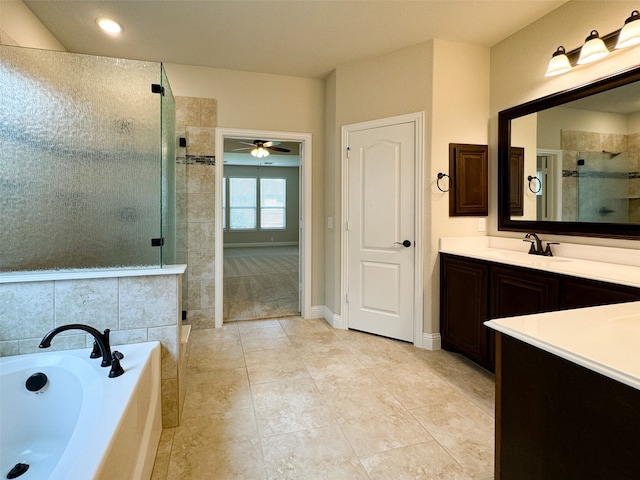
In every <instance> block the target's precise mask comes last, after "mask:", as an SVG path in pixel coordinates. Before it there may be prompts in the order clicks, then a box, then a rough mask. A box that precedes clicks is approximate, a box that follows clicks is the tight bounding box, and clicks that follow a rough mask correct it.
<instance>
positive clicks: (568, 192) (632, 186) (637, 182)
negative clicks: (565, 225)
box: [561, 130, 640, 223]
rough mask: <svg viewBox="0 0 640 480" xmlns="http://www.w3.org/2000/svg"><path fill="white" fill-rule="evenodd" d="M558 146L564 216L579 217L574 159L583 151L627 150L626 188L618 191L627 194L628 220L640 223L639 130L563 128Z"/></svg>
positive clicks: (621, 151)
mask: <svg viewBox="0 0 640 480" xmlns="http://www.w3.org/2000/svg"><path fill="white" fill-rule="evenodd" d="M561 148H562V219H563V220H565V221H569V222H571V221H576V219H577V218H578V210H577V195H578V167H577V162H578V160H579V158H581V157H582V156H584V154H585V153H587V154H588V153H596V152H598V153H599V152H603V153H606V152H614V153H626V154H627V156H628V164H629V173H628V175H629V176H628V192H621V194H622V196H623V197H627V196H628V198H629V207H628V209H629V211H628V216H629V217H628V218H629V222H630V223H640V133H634V134H630V135H622V134H608V133H598V132H581V131H573V130H562V131H561ZM615 157H617V155H613V157H612V158H615ZM623 173H624V172H623ZM627 194H628V195H627Z"/></svg>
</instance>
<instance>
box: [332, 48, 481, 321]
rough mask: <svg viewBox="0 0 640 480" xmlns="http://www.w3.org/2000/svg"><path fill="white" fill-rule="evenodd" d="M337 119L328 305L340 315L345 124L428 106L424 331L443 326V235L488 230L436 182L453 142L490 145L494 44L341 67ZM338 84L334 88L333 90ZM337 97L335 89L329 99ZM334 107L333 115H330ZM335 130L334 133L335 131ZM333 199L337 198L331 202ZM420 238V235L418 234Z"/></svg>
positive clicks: (409, 51)
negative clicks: (455, 209)
mask: <svg viewBox="0 0 640 480" xmlns="http://www.w3.org/2000/svg"><path fill="white" fill-rule="evenodd" d="M327 85H328V91H331V97H335V104H334V105H330V107H331V109H332V110H333V112H335V113H334V114H335V121H333V119H327V120H326V121H327V125H328V128H327V140H326V146H327V153H328V154H327V181H326V189H325V191H326V195H327V200H326V203H325V204H326V205H327V210H326V215H327V216H333V217H334V219H335V221H334V225H335V227H334V229H333V230H332V231H331V232H330V233H329V235H328V236H327V248H326V249H325V252H326V255H327V259H326V268H327V270H326V284H327V296H326V299H327V302H326V305H327V306H328V308H329V309H330V310H331V311H332V312H333V313H334V314H339V313H340V306H341V299H340V295H339V294H340V235H341V228H340V227H341V221H340V205H341V204H340V201H341V200H340V185H341V178H340V172H341V169H340V162H341V152H340V128H341V127H342V126H344V125H348V124H352V123H358V122H363V121H368V120H375V119H379V118H386V117H392V116H396V115H402V114H406V113H412V112H420V111H424V112H425V157H424V160H423V161H424V167H425V168H424V172H425V179H424V185H425V205H424V216H425V218H424V227H425V235H424V238H423V239H422V242H421V243H422V245H421V248H423V251H424V272H423V273H424V308H425V312H424V319H423V323H424V332H426V333H428V334H429V333H437V332H438V331H439V300H438V298H439V272H438V268H439V267H438V262H437V258H438V239H439V238H440V237H441V236H449V235H484V233H478V231H477V219H476V218H464V217H457V218H451V217H449V203H448V202H449V200H448V197H447V195H448V194H444V193H442V192H440V191H439V190H438V189H437V188H436V186H435V179H436V176H437V173H438V172H445V173H446V172H448V171H449V143H478V144H487V141H488V127H487V119H488V115H489V95H488V92H489V50H488V49H485V48H482V47H476V46H472V45H464V44H459V43H452V42H445V41H440V40H434V41H429V42H426V43H423V44H420V45H416V46H412V47H409V48H405V49H403V50H399V51H397V52H393V53H390V54H388V55H384V56H381V57H376V58H373V59H368V60H365V61H362V62H359V63H355V64H352V65H347V66H343V67H339V68H338V69H337V70H336V72H335V75H334V76H331V77H330V78H329V79H328V82H327ZM329 89H330V90H329ZM329 98H330V96H329V95H327V100H328V101H329ZM330 111H331V110H330V108H327V114H328V115H329V113H330ZM329 128H332V129H333V132H330V131H329ZM329 199H331V200H329ZM418 241H419V240H418Z"/></svg>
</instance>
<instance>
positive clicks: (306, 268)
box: [214, 128, 312, 328]
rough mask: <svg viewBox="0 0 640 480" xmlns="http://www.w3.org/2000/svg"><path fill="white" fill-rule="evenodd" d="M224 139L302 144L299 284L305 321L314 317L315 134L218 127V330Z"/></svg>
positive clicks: (217, 321)
mask: <svg viewBox="0 0 640 480" xmlns="http://www.w3.org/2000/svg"><path fill="white" fill-rule="evenodd" d="M225 138H246V139H254V138H268V139H269V140H275V141H282V142H300V144H301V155H300V213H299V220H300V225H299V229H300V230H299V231H300V234H299V238H298V243H299V248H300V277H299V278H300V281H301V285H299V294H300V298H299V304H300V315H301V316H302V318H311V315H312V307H311V172H312V169H311V158H312V144H311V139H312V135H311V134H310V133H298V132H273V131H265V130H244V129H237V128H216V157H215V158H216V162H215V181H214V182H215V272H214V273H215V327H216V328H220V327H222V323H223V316H224V310H223V305H224V298H223V295H224V289H223V288H224V272H223V266H224V265H223V264H224V262H223V255H224V236H223V235H224V233H223V229H222V177H223V175H224V139H225Z"/></svg>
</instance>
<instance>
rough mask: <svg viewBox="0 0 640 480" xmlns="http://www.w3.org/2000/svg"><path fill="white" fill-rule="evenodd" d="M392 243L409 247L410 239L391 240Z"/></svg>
mask: <svg viewBox="0 0 640 480" xmlns="http://www.w3.org/2000/svg"><path fill="white" fill-rule="evenodd" d="M393 244H394V245H402V246H403V247H407V248H408V247H410V246H411V240H405V241H404V242H393Z"/></svg>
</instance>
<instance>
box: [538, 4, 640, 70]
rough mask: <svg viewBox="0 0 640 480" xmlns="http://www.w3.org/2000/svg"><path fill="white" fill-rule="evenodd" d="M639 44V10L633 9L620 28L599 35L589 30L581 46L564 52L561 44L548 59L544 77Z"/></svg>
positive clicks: (595, 31)
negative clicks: (601, 35) (602, 35)
mask: <svg viewBox="0 0 640 480" xmlns="http://www.w3.org/2000/svg"><path fill="white" fill-rule="evenodd" d="M638 44H640V12H639V11H638V10H634V11H633V12H631V16H630V17H629V18H627V19H626V20H625V22H624V26H623V27H622V28H621V29H620V30H616V31H615V32H611V33H609V34H608V35H605V36H604V37H600V35H599V34H598V31H597V30H591V33H590V34H589V36H588V37H587V38H586V39H585V43H584V45H583V46H582V47H580V48H576V49H575V50H571V51H570V52H568V53H567V52H566V51H565V48H564V47H563V46H560V47H558V48H557V50H556V51H555V52H554V53H553V55H552V57H551V60H550V61H549V67H548V68H547V73H545V77H552V76H554V75H560V74H562V73H565V72H568V71H569V70H571V69H572V68H573V67H574V66H576V65H584V64H586V63H591V62H595V61H597V60H600V59H602V58H604V57H606V56H607V55H609V53H610V52H611V51H612V50H615V49H620V48H626V47H631V46H633V45H638Z"/></svg>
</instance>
